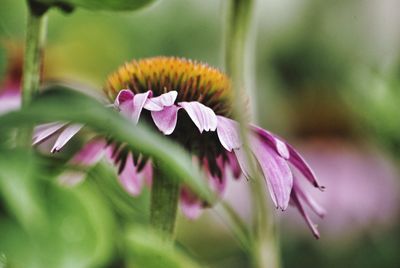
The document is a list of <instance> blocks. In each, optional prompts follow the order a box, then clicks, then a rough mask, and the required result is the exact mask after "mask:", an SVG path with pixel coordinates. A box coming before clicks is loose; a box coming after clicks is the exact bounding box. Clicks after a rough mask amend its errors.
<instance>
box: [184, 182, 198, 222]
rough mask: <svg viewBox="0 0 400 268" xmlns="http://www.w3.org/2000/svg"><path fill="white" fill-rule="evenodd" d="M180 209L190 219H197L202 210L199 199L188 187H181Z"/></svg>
mask: <svg viewBox="0 0 400 268" xmlns="http://www.w3.org/2000/svg"><path fill="white" fill-rule="evenodd" d="M180 201H181V202H180V204H181V209H182V212H183V214H185V216H186V217H188V218H189V219H191V220H194V219H197V218H198V217H199V216H200V215H201V213H202V212H203V206H202V203H201V201H200V199H198V198H197V197H196V196H195V195H194V194H193V193H192V192H191V191H190V190H189V189H187V188H186V187H182V189H181V199H180Z"/></svg>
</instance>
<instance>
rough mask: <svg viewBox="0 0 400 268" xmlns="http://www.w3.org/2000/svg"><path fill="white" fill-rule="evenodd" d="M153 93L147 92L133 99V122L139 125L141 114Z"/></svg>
mask: <svg viewBox="0 0 400 268" xmlns="http://www.w3.org/2000/svg"><path fill="white" fill-rule="evenodd" d="M150 93H151V91H150V90H149V91H147V92H145V93H139V94H136V95H135V96H134V97H133V111H132V116H131V118H132V121H133V122H134V123H135V124H137V122H138V121H139V117H140V114H141V113H142V110H143V107H144V104H145V103H146V100H147V99H148V97H149V95H150Z"/></svg>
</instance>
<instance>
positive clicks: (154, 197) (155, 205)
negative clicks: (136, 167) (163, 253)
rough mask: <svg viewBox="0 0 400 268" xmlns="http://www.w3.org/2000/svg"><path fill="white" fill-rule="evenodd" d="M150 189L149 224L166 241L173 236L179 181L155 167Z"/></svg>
mask: <svg viewBox="0 0 400 268" xmlns="http://www.w3.org/2000/svg"><path fill="white" fill-rule="evenodd" d="M154 175H155V176H154V180H153V186H152V190H151V207H150V224H151V225H152V227H153V228H154V229H155V230H156V231H158V232H160V233H162V234H163V238H164V239H165V240H166V241H169V242H171V241H173V240H174V238H175V232H174V231H175V222H176V215H177V209H178V200H179V182H178V181H177V180H175V179H173V178H169V177H168V175H166V174H165V173H164V172H163V171H162V170H160V169H158V168H155V174H154Z"/></svg>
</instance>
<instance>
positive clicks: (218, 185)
mask: <svg viewBox="0 0 400 268" xmlns="http://www.w3.org/2000/svg"><path fill="white" fill-rule="evenodd" d="M212 161H215V164H216V165H215V166H214V169H217V170H211V168H210V164H209V160H207V159H204V161H203V170H204V171H205V174H206V175H207V176H208V183H209V185H210V188H211V189H212V190H213V191H214V192H216V193H217V194H218V195H222V194H223V192H224V191H225V188H226V176H225V164H224V160H223V158H222V156H219V157H217V159H215V160H212Z"/></svg>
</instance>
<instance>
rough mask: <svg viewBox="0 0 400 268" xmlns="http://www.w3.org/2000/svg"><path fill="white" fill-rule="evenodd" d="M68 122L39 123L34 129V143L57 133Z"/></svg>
mask: <svg viewBox="0 0 400 268" xmlns="http://www.w3.org/2000/svg"><path fill="white" fill-rule="evenodd" d="M65 125H67V123H60V122H54V123H48V124H42V125H38V126H37V127H35V129H34V130H33V137H32V139H33V141H32V143H33V145H36V144H38V143H40V142H42V141H44V140H46V139H47V138H50V137H51V136H52V135H53V134H55V133H56V132H57V131H58V130H60V129H61V128H63V127H64V126H65Z"/></svg>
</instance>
